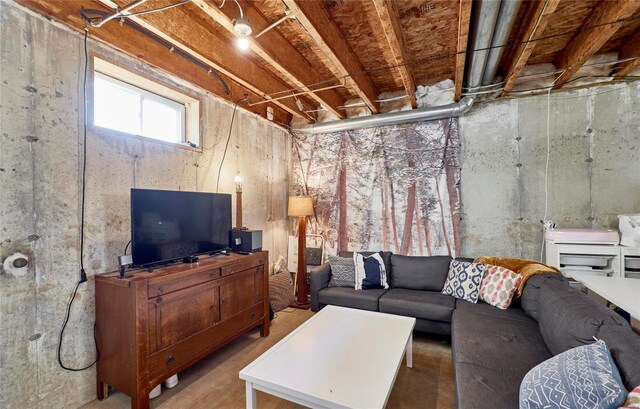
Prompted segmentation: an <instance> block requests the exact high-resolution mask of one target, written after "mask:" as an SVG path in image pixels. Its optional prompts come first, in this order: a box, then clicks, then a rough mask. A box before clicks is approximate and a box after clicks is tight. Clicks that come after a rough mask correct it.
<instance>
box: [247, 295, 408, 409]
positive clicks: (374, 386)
mask: <svg viewBox="0 0 640 409" xmlns="http://www.w3.org/2000/svg"><path fill="white" fill-rule="evenodd" d="M415 323H416V319H415V318H410V317H402V316H399V315H390V314H382V313H378V312H371V311H362V310H355V309H351V308H344V307H336V306H327V307H325V308H324V309H323V310H322V311H320V312H319V313H317V314H316V315H314V316H313V317H312V318H311V319H309V320H308V321H306V322H305V323H304V324H302V325H301V326H300V327H298V328H297V329H296V330H295V331H293V332H292V333H291V334H289V335H288V336H287V337H285V338H284V339H282V340H281V341H280V342H278V343H277V344H276V345H274V346H273V347H271V348H270V349H269V350H268V351H266V352H265V353H264V354H262V355H261V356H260V357H258V358H257V359H256V360H255V361H253V362H252V363H251V364H249V365H248V366H247V367H245V368H244V369H243V370H242V371H240V379H243V380H244V381H246V388H247V408H251V409H253V408H256V407H257V406H256V390H260V391H263V392H266V393H269V394H271V395H275V396H279V397H281V398H284V399H286V400H289V401H292V402H295V403H298V404H300V405H304V406H307V407H311V408H363V409H373V408H384V407H385V405H386V404H387V399H389V394H390V393H391V389H392V388H393V383H394V382H395V380H396V375H397V374H398V369H400V364H401V363H402V357H403V355H404V354H405V352H406V356H407V366H408V367H409V368H411V366H412V354H413V352H412V342H413V335H412V334H413V327H414V326H415Z"/></svg>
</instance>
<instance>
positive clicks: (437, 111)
mask: <svg viewBox="0 0 640 409" xmlns="http://www.w3.org/2000/svg"><path fill="white" fill-rule="evenodd" d="M505 3H507V2H505ZM518 3H519V2H518ZM500 4H501V2H500V1H495V0H482V1H480V2H477V3H475V4H474V10H473V19H472V26H471V42H470V48H471V49H472V50H478V51H474V52H471V53H469V54H468V56H469V58H468V64H467V67H468V68H467V86H468V87H469V88H474V87H478V86H480V84H481V82H482V79H483V76H485V75H486V76H489V75H491V73H490V72H487V69H490V70H493V69H494V67H493V64H487V58H488V57H489V47H490V46H491V45H492V40H493V36H494V32H496V31H497V30H498V29H499V31H500V33H499V34H498V38H497V39H496V41H497V42H499V43H504V38H503V34H502V33H503V32H506V35H504V37H505V38H506V36H508V34H509V32H510V29H509V27H511V26H512V25H513V21H514V19H515V15H516V14H517V11H518V7H517V6H516V7H513V6H508V7H504V11H502V12H500V13H498V12H499V11H501V8H500ZM518 6H519V4H518ZM498 15H500V23H498V24H497V27H496V22H497V20H498ZM500 49H502V48H500ZM500 54H501V53H500ZM493 58H496V59H497V60H498V61H499V59H500V55H499V54H498V55H496V56H495V57H493ZM495 65H496V68H497V63H496V64H495ZM494 75H495V72H494ZM474 100H475V99H474V98H473V97H464V98H462V99H461V100H460V101H459V102H457V103H454V104H448V105H443V106H436V107H427V108H420V109H413V110H409V111H399V112H391V113H386V114H378V115H371V116H365V117H358V118H349V119H343V120H340V121H331V122H323V123H317V124H313V125H307V126H304V127H301V128H297V129H294V131H298V132H303V133H311V134H318V133H328V132H339V131H346V130H351V129H362V128H371V127H374V126H383V125H395V124H401V123H410V122H418V121H426V120H434V119H442V118H452V117H459V116H461V115H464V114H465V113H467V112H468V111H469V110H470V109H471V107H472V106H473V102H474Z"/></svg>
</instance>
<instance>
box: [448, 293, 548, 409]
mask: <svg viewBox="0 0 640 409" xmlns="http://www.w3.org/2000/svg"><path fill="white" fill-rule="evenodd" d="M485 305H486V304H485ZM474 306H476V305H474ZM490 308H492V309H494V310H496V311H498V312H499V313H502V314H500V315H494V314H485V313H478V312H475V311H473V309H471V308H469V309H466V308H463V309H460V308H456V310H455V311H454V313H453V322H452V323H451V336H452V344H451V351H452V353H453V361H454V366H457V365H458V363H467V364H472V365H476V366H478V367H482V368H490V369H495V370H497V371H498V372H500V371H505V372H506V373H510V374H511V375H513V376H517V377H518V383H517V385H516V386H515V388H516V390H517V389H518V388H519V386H520V381H521V380H522V378H523V377H524V375H525V374H526V373H527V372H529V370H530V369H531V368H533V367H534V366H536V365H538V364H539V363H540V362H543V361H545V360H547V359H548V358H550V357H551V356H552V355H551V352H550V351H549V349H548V348H547V347H546V345H545V343H544V340H543V339H542V336H541V335H540V331H539V330H538V324H537V323H536V321H535V320H534V319H532V318H530V317H527V316H526V315H523V314H519V313H518V312H517V310H510V309H507V310H497V309H496V308H494V307H490ZM505 378H506V376H505ZM515 407H517V405H516V406H515Z"/></svg>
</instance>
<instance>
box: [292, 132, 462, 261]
mask: <svg viewBox="0 0 640 409" xmlns="http://www.w3.org/2000/svg"><path fill="white" fill-rule="evenodd" d="M459 150H460V140H459V137H458V122H457V120H456V119H443V120H438V121H427V122H418V123H413V124H404V125H393V126H385V127H378V128H368V129H360V130H354V131H344V132H336V133H330V134H320V135H307V134H296V135H294V138H293V177H292V188H291V189H292V194H295V195H302V194H304V195H309V196H311V197H312V198H313V202H314V205H315V217H312V218H311V219H310V221H309V225H308V231H309V233H314V234H322V235H323V236H324V237H325V242H326V244H327V247H328V249H329V251H330V252H339V251H343V250H388V251H392V252H394V253H396V254H407V255H438V254H451V255H456V254H459V250H460V160H459Z"/></svg>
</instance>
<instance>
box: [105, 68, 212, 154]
mask: <svg viewBox="0 0 640 409" xmlns="http://www.w3.org/2000/svg"><path fill="white" fill-rule="evenodd" d="M199 122H200V121H199V101H198V100H197V99H195V98H193V97H191V96H189V95H186V94H184V93H182V92H180V91H177V90H175V89H173V88H169V87H167V86H165V85H162V84H159V83H157V82H155V81H152V80H150V79H148V78H145V77H142V76H140V75H138V74H135V73H132V72H130V71H128V70H125V69H123V68H121V67H118V66H116V65H113V64H111V63H108V62H106V61H104V60H101V59H99V58H97V57H94V76H93V125H94V126H96V127H98V128H104V129H110V130H113V131H117V132H122V133H125V134H130V135H136V136H143V137H147V138H152V139H155V140H158V141H163V142H169V143H174V144H181V145H190V146H192V147H193V146H200V138H199V134H200V132H199V129H198V125H199Z"/></svg>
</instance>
